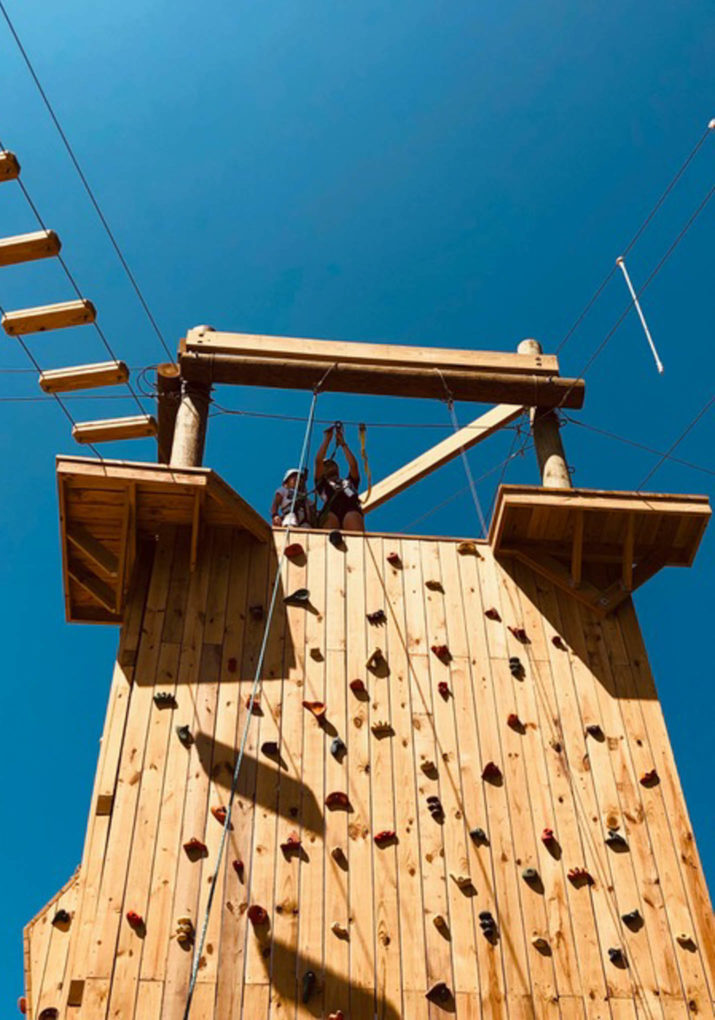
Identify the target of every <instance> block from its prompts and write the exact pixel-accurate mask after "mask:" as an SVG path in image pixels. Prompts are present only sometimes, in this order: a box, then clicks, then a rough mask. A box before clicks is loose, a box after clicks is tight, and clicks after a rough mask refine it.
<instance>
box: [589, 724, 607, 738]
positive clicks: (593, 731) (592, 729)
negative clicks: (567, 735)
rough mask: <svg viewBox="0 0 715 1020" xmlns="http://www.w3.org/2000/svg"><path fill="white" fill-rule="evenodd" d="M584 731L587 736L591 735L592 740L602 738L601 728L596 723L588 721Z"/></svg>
mask: <svg viewBox="0 0 715 1020" xmlns="http://www.w3.org/2000/svg"><path fill="white" fill-rule="evenodd" d="M586 733H587V734H588V735H589V737H593V739H594V740H603V730H602V729H601V727H600V726H599V725H598V723H589V725H588V726H587V727H586Z"/></svg>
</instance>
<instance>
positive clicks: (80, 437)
mask: <svg viewBox="0 0 715 1020" xmlns="http://www.w3.org/2000/svg"><path fill="white" fill-rule="evenodd" d="M155 435H156V419H155V418H153V417H152V416H151V415H150V414H136V415H134V416H133V417H129V418H104V419H103V420H100V421H78V422H77V423H76V424H75V425H74V427H73V429H72V438H73V439H75V440H76V441H77V442H78V443H108V442H112V441H116V440H118V439H142V438H143V437H144V436H155Z"/></svg>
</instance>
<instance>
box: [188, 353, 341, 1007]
mask: <svg viewBox="0 0 715 1020" xmlns="http://www.w3.org/2000/svg"><path fill="white" fill-rule="evenodd" d="M334 367H335V366H334V365H331V366H330V368H328V370H327V371H326V372H325V374H324V375H323V377H322V379H321V380H320V382H319V383H318V384H317V385H316V386H315V389H314V390H313V397H312V400H311V402H310V409H309V411H308V418H307V422H306V427H305V434H304V436H303V446H302V449H301V453H300V462H299V465H298V477H300V474H301V472H302V471H303V468H304V467H305V465H306V464H307V461H308V456H309V450H310V440H311V436H312V433H313V424H314V420H315V406H316V403H317V400H318V393H319V392H320V389H321V387H322V385H323V383H324V382H325V380H326V378H327V377H328V375H329V374H330V372H332V370H333V368H334ZM298 488H299V486H298V485H296V487H295V488H294V489H293V498H292V500H291V505H290V511H289V513H291V514H292V513H293V512H294V510H295V504H296V500H297V498H298ZM290 531H291V528H290V525H287V526H286V529H285V536H284V539H283V549H282V550H281V555H280V558H279V560H278V565H277V567H276V576H275V580H274V582H273V590H272V592H271V601H270V604H269V607H268V614H267V616H266V626H265V628H264V630H263V639H262V641H261V648H260V651H259V653H258V661H257V662H256V670H255V673H254V676H253V686H252V688H251V696H250V698H249V699H248V703H247V712H246V723H245V725H244V727H243V733H242V735H241V744H240V747H239V750H238V757H237V758H236V765H235V766H234V770H233V778H232V780H231V790H230V793H229V798H228V806H227V810H226V818H225V820H224V824H223V830H222V832H221V841H220V843H219V847H218V854H217V858H216V867H215V869H214V873H213V876H212V878H211V883H210V886H209V895H208V899H207V901H206V912H205V914H204V920H203V924H202V926H201V935H200V937H199V939H198V941H197V943H196V948H195V951H194V959H193V962H192V966H191V979H190V982H189V991H188V995H187V998H186V1008H185V1010H184V1020H189V1013H190V1011H191V1002H192V1000H193V997H194V990H195V988H196V979H197V977H198V973H199V966H200V964H201V956H202V953H203V950H204V944H205V942H206V933H207V931H208V925H209V918H210V915H211V906H212V904H213V900H214V896H215V893H216V887H217V885H218V878H219V872H220V870H221V862H222V859H223V854H224V849H225V846H226V839H227V837H228V833H229V830H230V828H231V812H232V810H233V802H234V800H235V797H236V790H237V789H238V780H239V776H240V774H241V765H242V764H243V757H244V753H245V750H246V742H247V740H248V729H249V726H250V724H251V719H252V718H253V706H254V704H255V703H256V698H257V697H258V692H259V688H260V685H261V673H262V671H263V661H264V659H265V656H266V648H267V646H268V635H269V633H270V629H271V623H272V622H273V614H274V611H275V607H276V601H277V599H278V588H279V586H280V583H281V571H282V569H283V564H284V563H285V559H286V555H285V552H286V548H287V547H288V544H289V541H290Z"/></svg>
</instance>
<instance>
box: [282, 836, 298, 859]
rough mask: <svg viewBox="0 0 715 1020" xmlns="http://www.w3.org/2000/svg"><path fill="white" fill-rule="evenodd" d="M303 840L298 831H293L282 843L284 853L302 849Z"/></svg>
mask: <svg viewBox="0 0 715 1020" xmlns="http://www.w3.org/2000/svg"><path fill="white" fill-rule="evenodd" d="M300 847H301V841H300V836H299V835H298V833H297V832H295V831H293V832H291V833H290V835H289V836H288V839H286V840H285V841H284V842H283V843H281V850H282V851H283V852H284V853H287V854H288V853H294V852H295V851H296V850H300Z"/></svg>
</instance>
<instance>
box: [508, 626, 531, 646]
mask: <svg viewBox="0 0 715 1020" xmlns="http://www.w3.org/2000/svg"><path fill="white" fill-rule="evenodd" d="M508 629H509V631H510V632H511V633H512V634H513V635H514V637H515V638H516V640H517V641H520V642H521V643H522V645H525V644H528V642H529V639H528V637H527V636H526V631H525V630H524V628H523V627H509V628H508Z"/></svg>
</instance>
